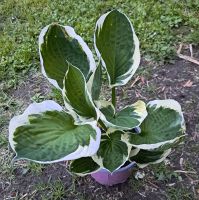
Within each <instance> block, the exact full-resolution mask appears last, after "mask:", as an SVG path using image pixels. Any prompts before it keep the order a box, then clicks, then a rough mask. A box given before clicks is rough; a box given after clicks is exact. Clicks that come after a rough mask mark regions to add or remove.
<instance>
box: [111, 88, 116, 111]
mask: <svg viewBox="0 0 199 200" xmlns="http://www.w3.org/2000/svg"><path fill="white" fill-rule="evenodd" d="M112 104H113V106H114V108H115V107H116V89H115V87H113V88H112Z"/></svg>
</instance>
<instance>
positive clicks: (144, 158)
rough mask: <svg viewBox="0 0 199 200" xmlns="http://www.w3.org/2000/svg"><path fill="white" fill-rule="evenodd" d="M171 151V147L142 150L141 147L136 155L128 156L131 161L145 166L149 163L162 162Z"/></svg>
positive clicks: (141, 166)
mask: <svg viewBox="0 0 199 200" xmlns="http://www.w3.org/2000/svg"><path fill="white" fill-rule="evenodd" d="M170 152H171V149H167V150H165V151H163V150H151V151H148V150H143V149H141V150H140V151H139V152H138V153H137V154H136V155H134V156H131V157H130V161H131V162H136V164H137V165H138V166H139V167H140V168H143V167H146V166H147V165H149V164H156V163H160V162H162V161H163V160H164V159H165V158H166V157H167V156H168V155H169V154H170Z"/></svg>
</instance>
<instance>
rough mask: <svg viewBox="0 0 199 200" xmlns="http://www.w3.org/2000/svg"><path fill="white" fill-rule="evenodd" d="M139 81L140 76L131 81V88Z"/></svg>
mask: <svg viewBox="0 0 199 200" xmlns="http://www.w3.org/2000/svg"><path fill="white" fill-rule="evenodd" d="M139 80H140V76H137V77H136V78H135V80H134V81H133V83H132V84H131V87H133V86H134V85H135V83H136V82H137V81H139Z"/></svg>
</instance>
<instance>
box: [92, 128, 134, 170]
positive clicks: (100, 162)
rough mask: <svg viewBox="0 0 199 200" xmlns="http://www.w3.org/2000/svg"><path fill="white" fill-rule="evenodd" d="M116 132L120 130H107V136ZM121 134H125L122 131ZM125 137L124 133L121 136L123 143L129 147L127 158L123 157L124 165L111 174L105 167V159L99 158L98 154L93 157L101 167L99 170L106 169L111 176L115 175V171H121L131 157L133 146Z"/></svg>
mask: <svg viewBox="0 0 199 200" xmlns="http://www.w3.org/2000/svg"><path fill="white" fill-rule="evenodd" d="M115 131H118V129H114V128H110V129H108V130H107V134H112V133H113V134H114V132H115ZM121 132H123V131H121ZM124 135H125V132H123V134H121V142H124V143H125V144H126V145H127V152H128V155H127V156H125V155H123V160H122V164H121V165H120V166H118V167H117V168H116V169H115V170H114V171H112V172H111V171H110V170H108V169H107V168H105V167H104V164H103V160H104V159H103V158H102V157H101V156H98V155H97V153H96V154H94V155H93V156H92V159H93V160H94V161H95V162H96V163H97V164H98V165H99V166H100V169H99V170H101V169H105V170H107V171H108V172H110V173H111V174H113V173H114V172H115V171H117V170H118V169H120V168H121V167H122V166H123V165H124V163H125V162H126V161H128V160H129V155H130V152H131V148H132V145H131V144H129V143H128V142H127V140H126V138H125V137H124ZM101 141H102V140H101ZM99 170H98V171H99Z"/></svg>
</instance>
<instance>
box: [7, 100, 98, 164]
mask: <svg viewBox="0 0 199 200" xmlns="http://www.w3.org/2000/svg"><path fill="white" fill-rule="evenodd" d="M100 132H101V131H100V129H99V128H98V127H97V126H96V123H95V122H92V123H87V124H85V125H81V126H77V125H75V123H74V119H73V118H72V117H71V116H70V115H69V114H68V113H66V112H64V111H63V110H62V109H61V108H60V106H59V105H58V104H56V103H55V102H53V101H44V102H42V103H38V104H37V103H34V104H31V105H30V106H29V107H28V108H27V109H26V110H25V112H24V113H23V114H22V115H19V116H16V117H14V118H13V119H12V120H11V121H10V125H9V142H10V144H11V147H12V148H13V150H14V151H15V152H16V159H28V160H33V161H35V162H40V163H52V162H59V161H63V160H73V159H77V158H80V157H86V156H91V155H93V154H95V153H96V151H97V149H98V148H99V143H100Z"/></svg>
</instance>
